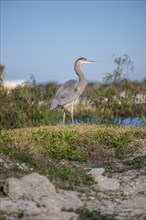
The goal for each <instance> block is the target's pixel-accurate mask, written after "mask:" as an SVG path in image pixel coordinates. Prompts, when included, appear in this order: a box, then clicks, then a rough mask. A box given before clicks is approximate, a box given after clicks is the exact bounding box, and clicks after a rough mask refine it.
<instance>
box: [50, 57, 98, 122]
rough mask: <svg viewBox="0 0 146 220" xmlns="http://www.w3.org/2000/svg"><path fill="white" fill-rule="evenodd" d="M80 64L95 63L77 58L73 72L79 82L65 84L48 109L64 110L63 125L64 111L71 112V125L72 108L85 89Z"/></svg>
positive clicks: (70, 81)
mask: <svg viewBox="0 0 146 220" xmlns="http://www.w3.org/2000/svg"><path fill="white" fill-rule="evenodd" d="M81 63H95V61H88V60H87V59H85V58H79V59H78V60H77V61H76V62H75V66H74V69H75V72H76V74H77V75H78V76H79V82H78V81H76V80H73V79H72V80H69V81H67V82H65V83H64V84H63V85H62V86H61V87H60V88H59V89H58V91H57V92H56V95H55V98H54V99H53V101H52V104H51V107H50V109H51V110H53V109H57V108H61V109H64V115H63V124H64V122H65V109H67V110H68V111H70V112H71V118H72V123H74V121H73V106H74V105H75V104H77V103H78V102H79V97H80V96H81V95H82V93H83V92H84V89H85V87H86V84H87V83H86V80H85V77H84V74H83V72H82V71H81V70H80V64H81Z"/></svg>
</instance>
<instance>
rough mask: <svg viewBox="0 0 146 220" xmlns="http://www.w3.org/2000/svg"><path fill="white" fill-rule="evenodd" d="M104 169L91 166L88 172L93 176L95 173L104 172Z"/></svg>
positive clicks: (100, 173)
mask: <svg viewBox="0 0 146 220" xmlns="http://www.w3.org/2000/svg"><path fill="white" fill-rule="evenodd" d="M104 172H105V169H104V168H92V169H91V170H90V172H89V173H88V174H91V175H92V176H93V177H94V176H97V175H102V174H104Z"/></svg>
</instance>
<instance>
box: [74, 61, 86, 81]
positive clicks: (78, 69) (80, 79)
mask: <svg viewBox="0 0 146 220" xmlns="http://www.w3.org/2000/svg"><path fill="white" fill-rule="evenodd" d="M74 69H75V72H76V74H77V75H78V76H79V82H82V81H85V76H84V73H83V72H82V71H81V69H80V64H79V63H75V66H74Z"/></svg>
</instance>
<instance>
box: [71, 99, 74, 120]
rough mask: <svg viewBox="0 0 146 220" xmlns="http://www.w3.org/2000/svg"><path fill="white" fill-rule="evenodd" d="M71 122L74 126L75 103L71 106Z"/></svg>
mask: <svg viewBox="0 0 146 220" xmlns="http://www.w3.org/2000/svg"><path fill="white" fill-rule="evenodd" d="M71 121H72V123H73V124H74V102H72V104H71Z"/></svg>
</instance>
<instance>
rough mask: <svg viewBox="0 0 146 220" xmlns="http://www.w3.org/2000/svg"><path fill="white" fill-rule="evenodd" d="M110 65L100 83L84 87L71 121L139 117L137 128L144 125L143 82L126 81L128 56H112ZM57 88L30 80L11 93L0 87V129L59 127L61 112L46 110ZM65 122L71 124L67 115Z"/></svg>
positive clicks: (118, 120) (129, 64)
mask: <svg viewBox="0 0 146 220" xmlns="http://www.w3.org/2000/svg"><path fill="white" fill-rule="evenodd" d="M114 63H115V69H114V71H113V72H112V73H108V74H107V75H106V76H105V77H104V79H103V83H102V84H96V83H89V84H88V86H87V88H86V90H85V92H84V98H83V101H81V102H80V105H78V106H77V107H76V109H75V119H76V120H77V121H79V122H80V121H81V122H84V123H93V122H94V123H95V122H97V123H98V124H100V123H104V124H117V123H121V124H122V123H123V121H124V119H125V118H130V119H133V118H141V121H142V122H141V123H143V124H141V126H146V122H145V118H146V108H145V103H146V89H145V85H146V80H143V81H141V82H139V81H130V80H129V79H128V75H129V73H130V72H132V70H133V68H134V67H133V62H132V61H131V60H130V58H129V57H128V55H124V56H123V57H118V56H117V57H115V58H114ZM125 76H126V78H125ZM59 86H60V85H57V84H55V83H49V84H46V85H37V84H36V82H35V79H34V78H33V77H32V78H31V79H30V81H29V82H28V83H27V84H26V85H23V86H18V87H16V88H15V89H13V90H11V91H7V89H5V88H4V87H3V86H2V85H1V84H0V128H2V129H13V128H24V127H34V126H36V127H37V126H41V125H42V126H44V125H56V124H60V123H61V122H62V110H53V111H50V110H49V106H50V103H51V99H52V98H53V96H54V94H55V92H56V91H57V89H58V88H59ZM142 119H143V120H142ZM66 120H67V123H70V122H71V120H70V114H69V113H67V117H66Z"/></svg>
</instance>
